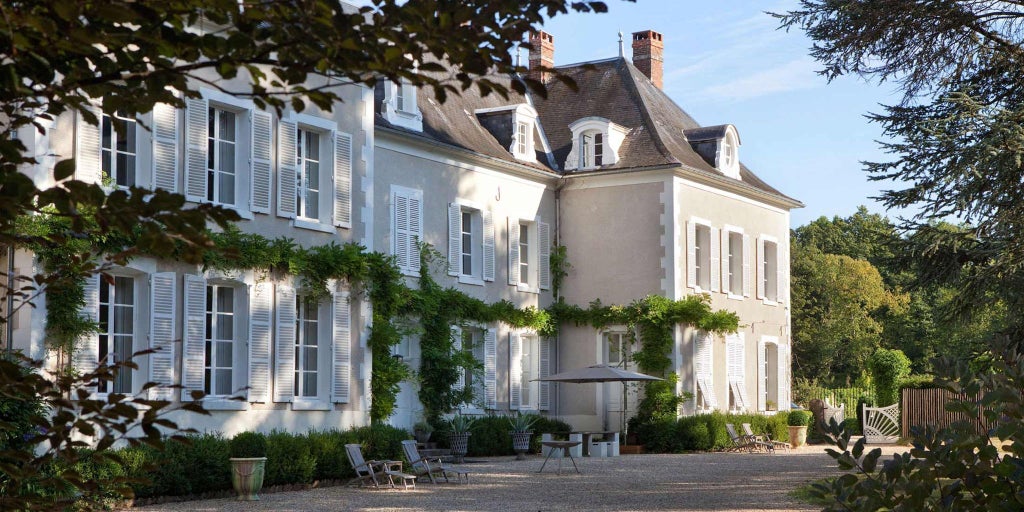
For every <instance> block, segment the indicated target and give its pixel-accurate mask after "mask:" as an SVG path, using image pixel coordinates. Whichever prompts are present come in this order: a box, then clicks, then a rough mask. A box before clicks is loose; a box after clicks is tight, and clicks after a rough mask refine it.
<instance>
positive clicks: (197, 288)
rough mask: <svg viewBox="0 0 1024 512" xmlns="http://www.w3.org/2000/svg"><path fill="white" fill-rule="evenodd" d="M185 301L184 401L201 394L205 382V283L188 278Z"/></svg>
mask: <svg viewBox="0 0 1024 512" xmlns="http://www.w3.org/2000/svg"><path fill="white" fill-rule="evenodd" d="M184 297H185V301H184V304H185V306H184V311H185V331H184V335H183V343H182V345H183V346H182V356H181V366H182V371H181V375H182V377H181V385H182V390H181V399H182V400H192V391H200V392H202V391H203V389H204V387H205V386H204V384H205V382H206V379H205V375H204V374H205V371H206V280H205V279H203V278H202V277H201V276H195V275H191V274H186V275H185V294H184Z"/></svg>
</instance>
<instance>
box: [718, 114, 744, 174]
mask: <svg viewBox="0 0 1024 512" xmlns="http://www.w3.org/2000/svg"><path fill="white" fill-rule="evenodd" d="M719 144H721V149H720V150H719V156H718V170H720V171H722V173H723V174H725V175H726V176H729V177H731V178H736V179H740V158H739V148H740V138H739V135H738V134H737V133H736V128H735V127H733V126H732V125H729V126H728V128H727V129H726V130H725V137H722V139H721V140H720V141H719Z"/></svg>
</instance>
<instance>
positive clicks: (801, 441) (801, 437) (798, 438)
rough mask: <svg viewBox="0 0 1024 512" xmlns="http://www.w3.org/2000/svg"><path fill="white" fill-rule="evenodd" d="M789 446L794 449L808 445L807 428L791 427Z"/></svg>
mask: <svg viewBox="0 0 1024 512" xmlns="http://www.w3.org/2000/svg"><path fill="white" fill-rule="evenodd" d="M788 428H789V445H790V446H792V447H793V448H799V447H801V446H803V445H805V444H807V427H806V426H804V427H794V426H792V425H790V426H789V427H788Z"/></svg>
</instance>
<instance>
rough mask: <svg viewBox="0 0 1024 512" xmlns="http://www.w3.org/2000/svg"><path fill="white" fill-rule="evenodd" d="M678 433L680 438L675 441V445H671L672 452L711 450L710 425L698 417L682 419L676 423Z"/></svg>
mask: <svg viewBox="0 0 1024 512" xmlns="http://www.w3.org/2000/svg"><path fill="white" fill-rule="evenodd" d="M676 432H677V433H678V437H677V438H676V439H675V440H673V441H675V445H672V444H669V447H670V448H671V450H670V451H672V452H678V451H683V450H710V449H711V445H712V441H711V432H710V431H709V430H708V424H707V423H706V422H704V421H702V420H701V418H700V417H698V416H691V417H687V418H680V419H679V420H678V421H676Z"/></svg>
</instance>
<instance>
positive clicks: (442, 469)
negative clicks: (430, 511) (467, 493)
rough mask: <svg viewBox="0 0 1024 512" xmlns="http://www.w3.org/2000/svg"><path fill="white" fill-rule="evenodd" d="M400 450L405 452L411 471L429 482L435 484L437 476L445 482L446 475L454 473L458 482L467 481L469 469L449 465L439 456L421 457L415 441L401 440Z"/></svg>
mask: <svg viewBox="0 0 1024 512" xmlns="http://www.w3.org/2000/svg"><path fill="white" fill-rule="evenodd" d="M402 451H403V452H405V458H407V459H409V465H410V466H412V472H413V473H415V474H416V476H417V477H424V476H425V477H427V478H428V479H429V480H430V483H432V484H436V483H437V479H436V478H435V477H438V478H444V481H445V482H449V480H448V475H449V474H452V475H455V478H456V481H458V482H459V483H463V482H465V483H467V484H468V483H469V471H468V470H466V469H463V468H462V467H459V466H449V465H446V464H444V463H442V462H441V458H440V457H421V456H420V451H419V449H418V448H416V441H414V440H412V439H409V440H406V441H402Z"/></svg>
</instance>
